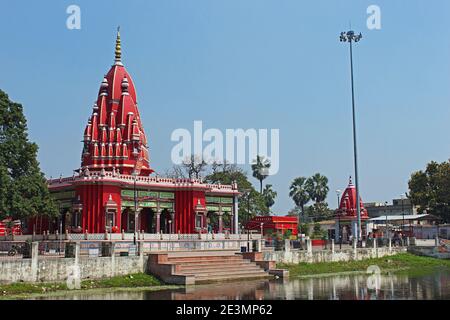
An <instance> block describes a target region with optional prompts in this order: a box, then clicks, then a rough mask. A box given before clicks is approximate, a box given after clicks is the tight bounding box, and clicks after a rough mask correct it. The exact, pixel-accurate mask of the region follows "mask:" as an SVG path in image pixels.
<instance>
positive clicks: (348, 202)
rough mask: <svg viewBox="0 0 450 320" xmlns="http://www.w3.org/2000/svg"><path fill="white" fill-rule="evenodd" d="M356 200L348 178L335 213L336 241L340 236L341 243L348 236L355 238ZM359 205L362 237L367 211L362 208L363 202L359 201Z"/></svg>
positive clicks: (356, 224) (354, 188)
mask: <svg viewBox="0 0 450 320" xmlns="http://www.w3.org/2000/svg"><path fill="white" fill-rule="evenodd" d="M357 203H358V201H357V200H356V187H355V185H354V184H353V182H352V178H351V177H350V179H349V183H348V186H347V188H346V189H345V191H344V193H343V194H342V198H341V200H340V203H339V209H338V210H337V213H336V228H335V230H336V239H339V236H342V240H343V241H348V239H349V237H350V236H353V237H355V235H356V234H357V230H358V215H357V210H356V206H357ZM359 205H360V210H361V233H362V234H363V235H364V234H366V232H365V224H364V222H365V221H367V220H368V219H369V215H368V213H367V210H366V209H365V208H364V204H363V201H362V200H361V198H360V199H359Z"/></svg>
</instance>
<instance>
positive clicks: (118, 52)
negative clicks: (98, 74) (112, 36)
mask: <svg viewBox="0 0 450 320" xmlns="http://www.w3.org/2000/svg"><path fill="white" fill-rule="evenodd" d="M115 56H116V58H115V64H116V65H119V66H121V65H122V48H121V46H120V26H119V27H117V37H116V51H115Z"/></svg>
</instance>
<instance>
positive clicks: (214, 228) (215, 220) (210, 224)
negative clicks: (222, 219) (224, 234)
mask: <svg viewBox="0 0 450 320" xmlns="http://www.w3.org/2000/svg"><path fill="white" fill-rule="evenodd" d="M206 225H207V228H208V233H213V232H214V233H218V232H219V217H218V216H217V213H216V212H213V211H208V213H207V214H206Z"/></svg>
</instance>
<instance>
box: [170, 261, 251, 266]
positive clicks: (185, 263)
mask: <svg viewBox="0 0 450 320" xmlns="http://www.w3.org/2000/svg"><path fill="white" fill-rule="evenodd" d="M168 263H171V264H180V265H185V266H189V265H221V264H223V265H228V264H238V263H251V261H250V260H246V259H225V260H221V259H214V260H195V261H194V260H188V261H178V260H177V261H173V260H169V261H168Z"/></svg>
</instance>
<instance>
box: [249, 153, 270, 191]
mask: <svg viewBox="0 0 450 320" xmlns="http://www.w3.org/2000/svg"><path fill="white" fill-rule="evenodd" d="M269 168H270V161H269V160H268V159H266V158H264V157H263V156H256V160H254V162H253V164H252V171H253V177H255V178H256V179H258V180H259V183H260V187H259V193H261V194H262V192H263V180H264V179H265V178H267V177H268V176H269Z"/></svg>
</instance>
